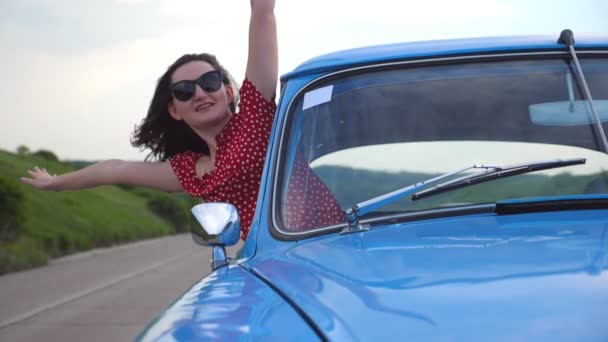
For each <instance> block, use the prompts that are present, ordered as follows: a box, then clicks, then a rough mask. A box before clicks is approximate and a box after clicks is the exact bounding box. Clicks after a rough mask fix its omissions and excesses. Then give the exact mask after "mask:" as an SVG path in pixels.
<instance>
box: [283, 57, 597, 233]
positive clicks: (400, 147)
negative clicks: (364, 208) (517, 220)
mask: <svg viewBox="0 0 608 342" xmlns="http://www.w3.org/2000/svg"><path fill="white" fill-rule="evenodd" d="M580 60H581V64H582V68H583V72H584V74H585V78H586V81H587V83H588V85H589V89H590V91H591V94H592V96H593V99H594V107H595V108H596V112H597V114H598V116H599V119H600V121H602V126H603V127H604V129H605V130H608V124H607V123H605V122H606V121H608V59H606V58H581V59H580ZM578 80H579V78H578V77H577V75H576V71H575V68H574V66H573V65H570V64H569V62H568V61H565V60H562V59H534V60H520V61H513V60H508V61H493V62H477V63H465V64H456V63H452V64H448V65H427V66H423V67H411V66H407V65H403V66H401V67H399V66H396V65H393V66H391V67H390V68H386V66H384V68H382V69H381V68H376V69H373V68H367V69H359V70H356V71H353V72H350V73H344V74H340V75H339V76H334V77H332V78H327V79H326V80H324V81H323V82H321V83H315V84H313V86H312V87H311V88H309V89H306V90H305V91H304V92H303V93H302V94H300V95H299V97H298V98H296V99H295V101H293V102H292V105H291V107H290V108H289V116H288V119H287V120H288V122H287V123H288V124H287V126H286V127H287V130H286V134H285V135H284V139H285V141H284V142H283V144H284V146H287V148H286V149H284V152H283V155H282V156H281V166H280V169H281V173H280V177H281V178H280V183H279V184H280V189H279V191H280V193H279V197H278V198H279V201H278V203H279V205H278V207H277V209H278V211H277V212H278V219H279V220H278V222H280V225H281V226H282V229H284V230H285V231H288V232H294V231H305V230H310V229H317V228H321V227H325V226H334V225H336V224H343V223H345V222H346V218H345V217H344V216H341V217H338V218H336V217H337V216H339V215H335V214H333V213H330V212H328V210H327V208H332V207H335V206H338V207H339V209H340V210H346V209H347V208H350V207H352V206H353V205H355V204H357V203H359V202H362V201H366V200H369V199H371V198H374V197H377V196H380V195H383V194H385V193H388V192H391V191H394V190H397V189H400V188H403V187H405V186H408V185H411V184H414V183H417V182H420V181H423V180H426V179H430V178H433V177H436V176H438V175H440V174H444V173H447V172H451V171H454V170H459V169H463V168H466V167H469V166H471V165H510V164H523V163H530V162H537V161H545V160H558V159H568V158H584V159H586V163H585V164H582V165H573V166H568V167H564V168H556V169H549V170H543V171H538V172H532V173H527V174H523V175H517V176H514V177H509V178H504V179H498V180H496V181H491V182H485V183H482V184H478V185H473V186H470V187H464V188H462V189H457V190H454V191H450V192H445V193H441V194H437V195H435V196H431V197H428V198H425V199H420V200H415V201H413V200H412V199H411V198H410V197H409V196H408V197H406V198H404V199H401V200H399V201H395V202H394V203H391V204H390V205H387V206H384V207H382V208H379V209H378V210H377V211H376V212H372V213H369V214H368V215H372V216H374V217H377V216H382V215H383V214H385V213H390V214H394V213H401V212H413V211H425V210H429V209H436V208H446V207H455V206H469V205H471V204H482V203H494V202H496V201H498V200H504V199H514V198H533V197H544V196H560V195H581V194H598V193H608V173H606V170H607V169H608V156H607V155H606V153H604V152H603V151H602V149H603V147H602V143H601V140H600V136H599V135H598V133H597V130H596V128H597V127H595V120H594V117H593V115H592V114H591V111H590V110H589V105H588V103H587V102H585V100H584V96H583V93H582V89H583V87H582V85H581V84H580V83H579V82H578ZM460 176H462V175H460ZM334 211H335V209H334Z"/></svg>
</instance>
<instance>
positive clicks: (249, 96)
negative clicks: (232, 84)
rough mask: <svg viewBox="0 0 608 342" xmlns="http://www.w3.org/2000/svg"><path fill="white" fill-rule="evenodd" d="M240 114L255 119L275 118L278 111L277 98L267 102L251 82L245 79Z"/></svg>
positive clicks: (241, 92)
mask: <svg viewBox="0 0 608 342" xmlns="http://www.w3.org/2000/svg"><path fill="white" fill-rule="evenodd" d="M239 96H240V100H239V113H241V114H244V115H245V116H251V117H254V118H271V119H272V118H273V117H274V113H275V112H276V110H277V105H276V104H275V97H274V96H273V97H272V99H271V100H270V101H269V100H267V99H266V98H265V97H264V96H263V95H262V94H261V93H260V92H259V91H258V89H257V88H256V87H255V85H254V84H253V83H251V81H249V80H248V79H245V80H244V81H243V85H242V86H241V89H240V91H239Z"/></svg>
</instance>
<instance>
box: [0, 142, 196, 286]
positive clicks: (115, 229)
mask: <svg viewBox="0 0 608 342" xmlns="http://www.w3.org/2000/svg"><path fill="white" fill-rule="evenodd" d="M36 165H37V166H39V167H44V168H46V169H47V170H48V171H49V172H51V173H57V174H61V173H65V172H69V171H72V170H74V168H73V167H72V166H70V165H69V164H68V163H61V162H54V161H50V160H47V159H44V158H41V157H38V156H34V155H27V156H20V155H16V154H13V153H10V152H7V151H2V150H0V178H1V179H2V180H3V182H4V183H5V184H8V186H10V187H11V188H12V189H16V190H17V191H18V192H20V193H21V194H22V201H21V203H20V208H19V209H20V210H21V214H22V215H21V216H22V219H21V220H20V223H19V224H18V226H17V227H13V229H15V230H16V232H14V234H12V235H11V236H12V237H11V238H8V239H4V240H0V274H3V273H7V272H13V271H17V270H22V269H26V268H30V267H36V266H41V265H45V264H46V263H47V262H48V260H49V258H55V257H59V256H63V255H66V254H70V253H74V252H78V251H85V250H89V249H92V248H96V247H106V246H111V245H115V244H120V243H125V242H130V241H135V240H141V239H147V238H152V237H158V236H163V235H169V234H173V233H176V232H182V231H187V230H188V229H189V228H190V227H189V224H191V223H192V220H191V219H189V212H188V210H189V208H190V206H191V205H193V204H194V203H197V201H196V199H191V198H189V197H187V196H183V195H175V194H166V193H163V192H160V191H153V190H148V189H140V188H132V187H117V186H103V187H99V188H95V189H90V190H80V191H66V192H52V191H40V190H36V189H33V188H32V187H30V186H28V185H26V184H22V183H21V182H20V180H19V178H20V177H22V176H25V175H27V170H28V169H30V168H32V167H34V166H36ZM1 190H2V189H0V195H1V194H3V192H2V191H1ZM150 198H156V199H157V200H158V199H161V200H162V201H164V202H163V203H165V202H166V203H169V204H171V206H170V208H172V209H174V210H175V211H178V212H179V215H180V216H179V217H180V218H182V219H181V220H179V221H176V220H174V219H173V218H172V217H167V216H166V215H163V216H161V215H159V214H157V213H155V212H154V211H153V210H152V209H151V207H150V205H149V202H150ZM3 216H6V215H3ZM184 217H186V219H185V220H184V219H183V218H184ZM2 220H5V221H6V220H7V217H2V216H0V224H3V222H1V221H2ZM176 223H179V225H177V224H176ZM9 235H10V234H9Z"/></svg>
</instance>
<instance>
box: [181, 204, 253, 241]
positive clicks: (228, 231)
mask: <svg viewBox="0 0 608 342" xmlns="http://www.w3.org/2000/svg"><path fill="white" fill-rule="evenodd" d="M192 214H193V215H194V217H196V220H197V221H198V222H199V224H200V225H201V227H193V228H192V236H193V237H194V240H195V241H196V242H197V243H198V244H200V245H203V246H214V245H222V246H232V245H235V244H236V243H237V242H239V235H240V231H241V229H240V227H241V224H240V220H239V214H238V212H237V210H236V207H235V206H234V205H232V204H229V203H203V204H198V205H195V206H194V207H192ZM201 228H202V229H201Z"/></svg>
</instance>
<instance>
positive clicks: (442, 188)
mask: <svg viewBox="0 0 608 342" xmlns="http://www.w3.org/2000/svg"><path fill="white" fill-rule="evenodd" d="M585 162H586V159H585V158H574V159H565V160H550V161H542V162H534V163H527V164H519V165H512V166H508V167H498V166H493V167H489V168H488V169H487V170H486V171H485V172H483V173H481V174H474V175H467V176H464V177H460V178H457V179H453V180H450V181H447V182H445V183H441V184H437V185H435V186H434V187H432V188H428V189H426V190H422V191H419V192H417V193H415V194H413V195H412V197H411V198H412V201H415V200H419V199H421V198H425V197H429V196H432V195H436V194H440V193H443V192H446V191H451V190H456V189H460V188H464V187H466V186H470V185H475V184H479V183H483V182H487V181H491V180H495V179H499V178H505V177H511V176H515V175H520V174H522V173H528V172H534V171H540V170H547V169H554V168H558V167H564V166H571V165H579V164H585Z"/></svg>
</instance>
